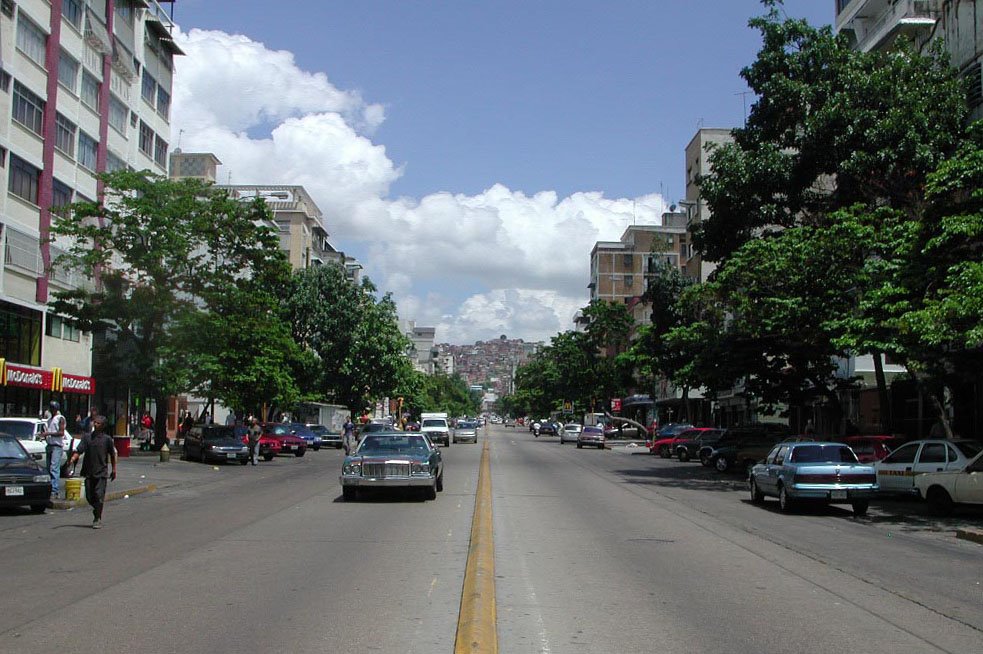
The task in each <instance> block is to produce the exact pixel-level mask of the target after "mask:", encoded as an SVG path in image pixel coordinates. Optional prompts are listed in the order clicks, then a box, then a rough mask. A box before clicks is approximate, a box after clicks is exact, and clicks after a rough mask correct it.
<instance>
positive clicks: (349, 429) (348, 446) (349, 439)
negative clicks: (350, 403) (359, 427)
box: [342, 416, 355, 454]
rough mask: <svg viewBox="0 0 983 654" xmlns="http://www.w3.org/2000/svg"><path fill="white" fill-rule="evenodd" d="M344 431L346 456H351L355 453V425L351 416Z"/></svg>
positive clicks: (343, 439) (343, 438) (343, 440)
mask: <svg viewBox="0 0 983 654" xmlns="http://www.w3.org/2000/svg"><path fill="white" fill-rule="evenodd" d="M343 430H344V436H342V442H343V443H344V444H345V454H351V453H352V452H354V451H355V423H354V422H352V417H351V416H348V420H346V421H345V426H344V428H343Z"/></svg>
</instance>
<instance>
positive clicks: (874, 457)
mask: <svg viewBox="0 0 983 654" xmlns="http://www.w3.org/2000/svg"><path fill="white" fill-rule="evenodd" d="M842 442H844V443H846V444H847V445H849V446H850V449H851V450H853V453H854V454H856V455H857V459H858V460H859V461H860V463H875V462H877V461H880V460H881V459H883V458H884V457H886V456H887V455H888V454H890V453H891V450H893V449H894V448H895V447H897V446H898V445H900V444H901V439H899V438H897V437H896V436H881V435H879V436H847V437H846V438H844V439H843V440H842Z"/></svg>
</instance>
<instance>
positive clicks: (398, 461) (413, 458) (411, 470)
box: [339, 431, 444, 502]
mask: <svg viewBox="0 0 983 654" xmlns="http://www.w3.org/2000/svg"><path fill="white" fill-rule="evenodd" d="M339 481H340V482H341V492H342V497H343V498H344V499H345V501H346V502H350V501H352V500H356V499H358V494H359V491H360V490H362V489H365V488H420V489H423V491H424V493H425V496H426V498H427V499H430V500H433V499H436V497H437V493H438V492H439V491H442V490H444V464H443V460H442V459H441V455H440V450H439V449H438V448H437V447H436V446H435V445H434V444H433V443H432V442H431V441H430V440H429V439H428V438H427V437H426V436H425V435H423V434H413V433H408V432H394V431H389V432H373V433H370V434H368V435H366V436H365V437H364V438H363V439H362V442H361V443H359V445H358V448H357V449H356V450H355V451H354V452H353V453H352V454H350V455H349V456H346V457H345V461H344V463H343V464H342V467H341V477H340V478H339Z"/></svg>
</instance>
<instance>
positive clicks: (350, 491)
mask: <svg viewBox="0 0 983 654" xmlns="http://www.w3.org/2000/svg"><path fill="white" fill-rule="evenodd" d="M341 498H342V499H343V500H345V501H346V502H354V501H355V500H357V499H358V489H357V488H355V487H354V486H342V487H341Z"/></svg>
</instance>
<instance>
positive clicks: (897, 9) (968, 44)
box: [833, 0, 983, 119]
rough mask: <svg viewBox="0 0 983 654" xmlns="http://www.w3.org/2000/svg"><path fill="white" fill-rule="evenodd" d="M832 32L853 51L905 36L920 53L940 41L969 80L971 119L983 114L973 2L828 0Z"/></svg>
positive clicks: (981, 25)
mask: <svg viewBox="0 0 983 654" xmlns="http://www.w3.org/2000/svg"><path fill="white" fill-rule="evenodd" d="M833 2H834V7H835V11H836V30H837V31H838V32H841V33H844V34H847V35H849V36H850V38H851V39H852V42H853V46H854V47H855V48H856V49H857V50H861V51H863V52H870V51H873V50H888V49H891V48H892V47H894V45H895V44H896V42H897V41H898V40H899V39H907V40H909V41H910V42H911V43H912V44H914V46H915V48H916V50H918V51H920V52H925V51H927V50H928V48H929V47H930V46H931V44H932V42H933V41H935V40H937V39H942V40H943V43H944V44H945V49H946V51H947V52H948V53H949V56H950V57H951V63H952V65H953V66H955V67H956V69H957V70H958V71H959V74H960V75H962V76H963V77H964V78H966V80H967V81H968V83H969V87H970V93H969V100H970V105H971V109H972V118H973V119H978V118H983V76H981V62H983V6H981V4H980V3H979V2H976V1H975V0H833Z"/></svg>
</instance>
